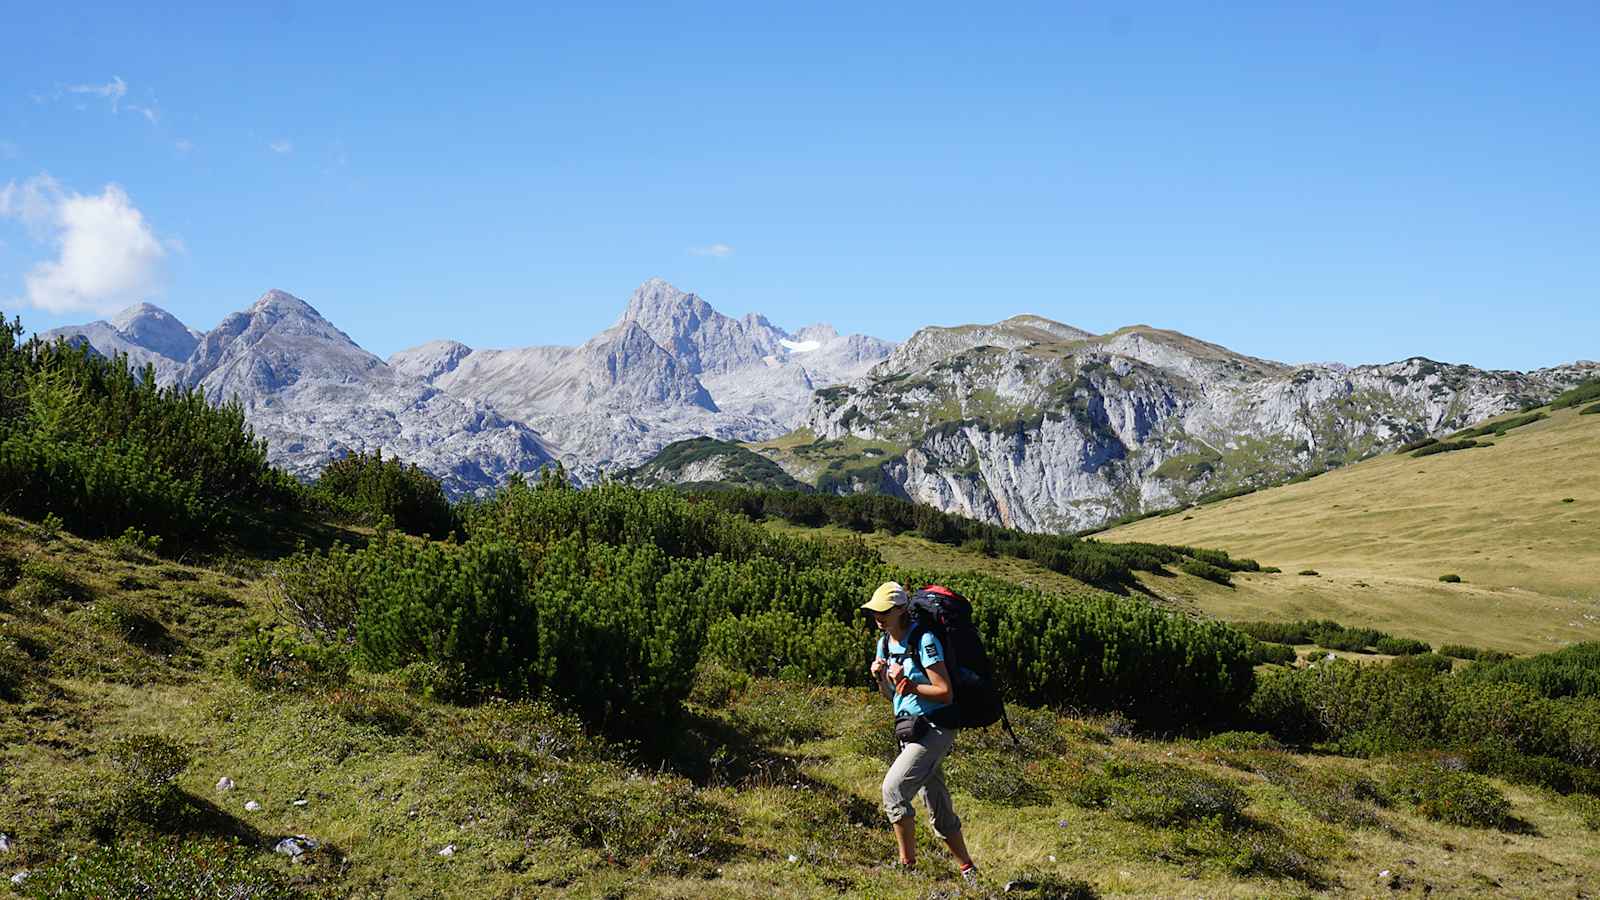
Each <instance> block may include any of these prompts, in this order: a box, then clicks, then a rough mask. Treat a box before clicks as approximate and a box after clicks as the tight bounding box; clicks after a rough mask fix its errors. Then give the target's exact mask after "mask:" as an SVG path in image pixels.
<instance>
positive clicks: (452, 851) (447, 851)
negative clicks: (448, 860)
mask: <svg viewBox="0 0 1600 900" xmlns="http://www.w3.org/2000/svg"><path fill="white" fill-rule="evenodd" d="M439 855H440V856H455V855H456V845H455V844H445V845H444V849H443V850H440V851H439Z"/></svg>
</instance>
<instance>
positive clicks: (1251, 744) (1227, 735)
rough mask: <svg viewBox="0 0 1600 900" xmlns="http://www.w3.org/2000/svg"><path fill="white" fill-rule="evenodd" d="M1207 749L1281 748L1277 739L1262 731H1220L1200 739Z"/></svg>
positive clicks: (1234, 750) (1201, 744)
mask: <svg viewBox="0 0 1600 900" xmlns="http://www.w3.org/2000/svg"><path fill="white" fill-rule="evenodd" d="M1199 743H1200V746H1202V747H1204V748H1206V749H1207V750H1225V751H1231V752H1238V751H1246V750H1282V749H1283V745H1282V744H1280V743H1279V742H1278V739H1277V738H1275V737H1273V736H1272V735H1270V734H1267V733H1266V732H1264V731H1222V732H1218V733H1217V734H1213V735H1211V736H1210V737H1208V738H1205V739H1204V740H1202V741H1200V742H1199Z"/></svg>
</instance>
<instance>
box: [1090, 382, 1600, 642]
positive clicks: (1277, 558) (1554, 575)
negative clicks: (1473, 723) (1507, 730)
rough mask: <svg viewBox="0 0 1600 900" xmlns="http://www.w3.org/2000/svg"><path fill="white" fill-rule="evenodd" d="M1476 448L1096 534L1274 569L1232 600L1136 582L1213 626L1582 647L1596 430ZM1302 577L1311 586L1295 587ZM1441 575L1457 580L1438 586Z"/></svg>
mask: <svg viewBox="0 0 1600 900" xmlns="http://www.w3.org/2000/svg"><path fill="white" fill-rule="evenodd" d="M1506 418H1512V417H1506ZM1488 440H1489V441H1490V442H1492V444H1493V446H1490V447H1478V448H1473V449H1469V450H1462V451H1457V452H1451V453H1439V454H1435V455H1432V456H1426V457H1422V458H1413V457H1412V456H1410V455H1409V454H1400V455H1396V454H1391V455H1386V456H1382V457H1378V458H1375V459H1372V460H1368V461H1366V462H1362V463H1359V464H1357V465H1353V466H1350V467H1347V468H1344V469H1339V470H1336V471H1333V472H1330V473H1328V474H1326V475H1323V476H1321V477H1319V478H1315V479H1312V480H1310V481H1306V482H1302V483H1299V484H1291V485H1286V486H1283V487H1277V488H1272V489H1270V490H1264V491H1260V492H1258V493H1255V494H1251V495H1249V496H1245V497H1238V498H1235V499H1232V500H1226V501H1223V502H1220V503H1216V504H1211V505H1207V506H1202V507H1197V508H1194V509H1191V510H1189V511H1187V512H1185V513H1183V514H1181V515H1172V516H1165V517H1161V518H1155V519H1147V520H1144V521H1140V522H1136V523H1133V524H1131V525H1126V526H1123V527H1120V528H1116V529H1113V530H1111V531H1108V532H1105V533H1103V534H1100V535H1097V536H1096V537H1097V538H1098V539H1101V540H1106V541H1159V542H1171V543H1185V544H1194V545H1200V546H1208V547H1220V548H1223V549H1225V550H1227V551H1229V552H1230V553H1233V554H1235V555H1240V556H1248V557H1250V558H1253V559H1257V560H1259V561H1260V562H1261V563H1262V564H1263V565H1275V566H1278V567H1280V568H1282V569H1283V571H1284V574H1281V575H1245V576H1242V577H1240V578H1238V579H1236V581H1237V587H1236V588H1234V589H1227V588H1222V587H1217V586H1212V585H1207V584H1204V583H1198V582H1197V583H1179V584H1165V583H1163V580H1162V579H1153V580H1152V579H1147V580H1146V583H1147V584H1149V585H1150V586H1151V587H1152V588H1153V589H1155V590H1156V591H1158V592H1160V593H1163V594H1167V595H1170V596H1174V597H1179V598H1183V599H1185V600H1186V601H1188V602H1191V603H1193V604H1194V605H1195V606H1197V607H1198V608H1199V609H1201V610H1204V611H1206V612H1208V613H1211V614H1213V615H1217V616H1219V617H1222V618H1227V619H1292V618H1304V617H1308V616H1315V617H1326V618H1333V619H1337V620H1339V621H1341V622H1345V621H1348V622H1353V623H1360V624H1364V625H1370V626H1374V627H1379V628H1389V629H1391V630H1394V631H1396V632H1398V633H1404V634H1408V635H1414V636H1416V637H1420V638H1424V639H1428V640H1432V641H1434V642H1435V643H1438V642H1441V641H1455V642H1459V643H1466V644H1484V645H1488V646H1495V647H1500V648H1503V649H1507V650H1516V651H1544V650H1549V649H1551V648H1552V647H1555V646H1559V645H1562V644H1565V643H1570V642H1574V641H1581V640H1594V639H1595V638H1596V637H1597V636H1600V420H1597V419H1596V417H1594V416H1580V415H1578V412H1577V410H1575V409H1564V410H1557V411H1555V412H1554V413H1552V414H1551V415H1550V417H1549V418H1548V419H1545V420H1543V421H1539V422H1535V423H1533V424H1530V425H1526V426H1524V427H1521V428H1517V429H1515V430H1513V431H1510V432H1507V433H1506V434H1505V435H1504V436H1499V437H1496V436H1491V437H1489V438H1488ZM1569 498H1570V500H1569ZM1305 569H1313V570H1315V571H1317V572H1318V573H1319V575H1318V576H1317V577H1312V576H1298V575H1295V574H1294V573H1296V572H1299V571H1301V570H1305ZM1446 574H1456V575H1459V576H1461V578H1462V583H1460V584H1444V583H1441V582H1440V581H1439V576H1441V575H1446Z"/></svg>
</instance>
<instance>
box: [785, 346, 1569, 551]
mask: <svg viewBox="0 0 1600 900" xmlns="http://www.w3.org/2000/svg"><path fill="white" fill-rule="evenodd" d="M1597 373H1600V364H1596V363H1573V364H1570V365H1564V366H1558V367H1555V368H1550V369H1541V370H1538V371H1534V372H1527V373H1522V372H1504V371H1485V370H1481V369H1476V368H1473V367H1471V366H1464V365H1451V364H1446V363H1438V362H1434V361H1432V360H1427V359H1423V358H1420V357H1419V358H1413V359H1408V360H1403V361H1401V362H1395V363H1388V364H1384V365H1368V366H1356V367H1345V366H1338V365H1309V366H1290V365H1285V364H1283V363H1277V362H1271V361H1268V360H1261V359H1256V358H1253V357H1247V356H1243V355H1241V354H1237V353H1233V352H1232V351H1229V350H1228V349H1226V348H1224V347H1220V346H1217V345H1215V344H1208V343H1205V342H1203V341H1199V340H1196V339H1194V338H1191V337H1188V336H1185V335H1182V334H1178V333H1177V332H1171V331H1163V330H1159V329H1154V328H1149V327H1147V326H1142V325H1141V326H1132V327H1129V328H1124V329H1121V330H1118V331H1116V332H1113V333H1111V334H1107V335H1101V336H1092V335H1088V334H1087V332H1083V331H1082V330H1080V329H1074V328H1071V327H1070V326H1065V325H1060V324H1059V323H1052V322H1048V320H1041V319H1037V318H1036V317H1021V318H1019V319H1011V320H1007V321H1005V322H1000V323H996V324H993V325H977V326H966V327H964V328H955V329H950V328H940V329H924V330H923V331H921V332H918V333H917V335H915V336H913V337H912V338H911V339H910V340H908V341H907V342H906V343H905V344H904V345H903V346H902V347H900V348H899V349H898V350H897V351H896V352H895V353H894V354H893V355H892V356H891V357H889V358H888V359H887V360H886V361H885V362H883V363H882V364H880V365H879V366H877V367H875V368H874V369H873V370H872V371H871V372H870V373H869V374H868V375H867V376H866V377H863V378H861V379H858V380H856V381H854V382H851V383H849V384H847V385H842V386H838V387H833V388H828V389H824V390H819V391H817V392H816V394H815V395H814V398H813V400H812V405H811V409H810V411H809V415H808V418H807V422H806V431H803V432H800V433H799V434H800V435H802V436H805V437H810V438H812V439H813V442H812V443H811V444H809V445H807V444H805V443H804V442H803V441H800V440H795V439H791V440H788V441H784V442H775V443H774V444H772V445H768V446H767V447H765V448H763V452H765V453H767V454H768V455H769V456H770V457H772V458H773V459H774V460H775V461H777V462H779V463H780V464H781V465H783V466H784V468H785V469H786V470H787V471H789V472H790V473H791V474H793V475H795V477H797V478H799V479H801V480H803V481H808V482H813V483H829V486H833V487H835V489H841V490H884V491H888V492H890V493H894V494H897V495H900V496H904V497H907V498H909V499H911V500H914V501H916V502H919V503H925V504H929V505H932V506H935V507H938V508H940V509H943V510H946V511H952V512H959V513H962V514H964V515H968V516H972V517H975V518H978V519H982V520H985V521H990V522H995V523H999V524H1004V525H1007V526H1011V527H1015V528H1021V529H1026V530H1031V531H1071V530H1077V529H1083V528H1088V527H1094V526H1098V525H1101V524H1103V523H1105V522H1107V521H1109V520H1111V519H1114V518H1116V517H1118V516H1121V515H1125V514H1127V513H1131V512H1141V511H1148V510H1152V509H1161V508H1167V507H1172V506H1175V505H1180V504H1184V503H1187V502H1190V501H1193V500H1195V499H1196V498H1198V497H1200V496H1202V495H1204V494H1206V493H1208V492H1216V491H1221V490H1229V489H1234V488H1239V487H1245V486H1255V485H1260V484H1267V483H1273V482H1276V481H1281V480H1285V479H1288V478H1291V477H1294V476H1297V475H1302V474H1306V473H1315V472H1320V471H1323V470H1325V469H1327V468H1329V467H1333V466H1339V465H1343V464H1344V463H1346V462H1349V461H1352V460H1355V459H1360V458H1362V457H1364V456H1368V455H1371V454H1373V453H1376V452H1381V451H1383V450H1387V449H1391V448H1393V447H1395V446H1397V445H1398V444H1400V443H1402V442H1405V441H1408V440H1413V439H1416V438H1419V437H1423V436H1427V435H1436V434H1440V433H1446V432H1450V431H1453V430H1456V429H1459V428H1461V427H1463V426H1465V425H1467V424H1470V423H1472V422H1477V421H1481V420H1483V419H1485V418H1488V417H1490V416H1493V415H1496V414H1499V413H1503V412H1507V411H1510V410H1514V409H1518V408H1520V407H1522V406H1524V405H1528V404H1531V403H1541V402H1544V401H1547V400H1549V399H1550V398H1551V397H1552V396H1554V395H1555V394H1556V393H1558V392H1560V391H1561V390H1563V389H1565V388H1567V387H1569V386H1571V385H1572V384H1575V383H1576V382H1578V381H1581V380H1582V379H1583V378H1585V377H1589V376H1592V375H1594V374H1597ZM820 450H828V451H831V452H819V451H820ZM819 459H821V460H825V463H822V464H819V463H818V460H819ZM840 472H843V473H845V474H847V475H848V478H847V480H846V481H845V483H842V484H841V483H839V481H838V479H837V478H834V479H832V480H831V482H830V480H829V475H830V473H835V474H837V473H840Z"/></svg>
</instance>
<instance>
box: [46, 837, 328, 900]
mask: <svg viewBox="0 0 1600 900" xmlns="http://www.w3.org/2000/svg"><path fill="white" fill-rule="evenodd" d="M22 893H23V894H25V895H27V896H30V897H158V898H168V897H174V898H175V897H228V898H237V900H292V898H294V897H299V896H302V895H303V892H302V891H301V890H299V889H298V888H296V887H294V886H293V885H291V884H290V881H289V879H288V878H287V877H285V876H284V875H283V874H281V873H279V872H278V871H276V870H275V869H273V868H271V867H270V866H268V865H266V864H265V863H263V862H260V861H259V860H258V858H257V856H256V855H255V854H254V853H252V852H251V851H250V850H249V849H247V848H245V847H242V846H240V845H238V844H234V843H230V842H225V841H220V840H210V839H199V840H194V839H191V840H182V841H179V840H175V839H170V838H167V839H152V840H130V841H118V842H116V843H114V844H111V845H109V846H96V847H94V848H92V849H90V850H88V851H87V852H85V853H78V854H73V855H71V856H68V857H67V858H65V859H61V860H57V861H56V862H53V863H51V864H49V865H46V866H44V867H42V868H39V869H35V870H33V871H32V872H30V873H29V875H28V879H27V881H26V882H25V883H24V885H23V887H22Z"/></svg>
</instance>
